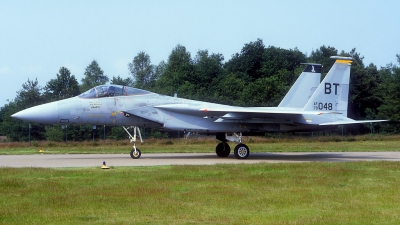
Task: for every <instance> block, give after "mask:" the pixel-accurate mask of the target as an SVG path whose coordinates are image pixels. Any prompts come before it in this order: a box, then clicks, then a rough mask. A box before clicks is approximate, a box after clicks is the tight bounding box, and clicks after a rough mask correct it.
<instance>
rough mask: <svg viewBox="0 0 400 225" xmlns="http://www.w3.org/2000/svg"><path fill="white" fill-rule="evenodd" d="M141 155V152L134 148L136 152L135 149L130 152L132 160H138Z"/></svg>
mask: <svg viewBox="0 0 400 225" xmlns="http://www.w3.org/2000/svg"><path fill="white" fill-rule="evenodd" d="M141 155H142V152H141V151H140V150H139V149H138V148H136V152H135V149H134V148H132V150H131V157H132V159H138V158H140V156H141Z"/></svg>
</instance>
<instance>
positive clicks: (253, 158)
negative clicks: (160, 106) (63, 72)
mask: <svg viewBox="0 0 400 225" xmlns="http://www.w3.org/2000/svg"><path fill="white" fill-rule="evenodd" d="M373 160H386V161H400V152H317V153H315V152H313V153H251V155H250V157H249V158H248V159H246V160H238V159H236V158H235V157H234V156H233V154H230V155H229V157H227V158H219V157H218V156H216V154H214V153H165V154H142V157H141V158H140V159H132V158H131V157H130V156H129V154H63V155H53V154H40V155H39V154H38V155H0V167H16V168H18V167H43V168H60V167H101V166H102V164H103V162H104V161H105V162H106V164H107V166H108V167H118V166H162V165H213V164H238V163H246V164H250V163H301V162H351V161H373Z"/></svg>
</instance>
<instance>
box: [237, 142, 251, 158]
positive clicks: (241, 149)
mask: <svg viewBox="0 0 400 225" xmlns="http://www.w3.org/2000/svg"><path fill="white" fill-rule="evenodd" d="M234 153H235V157H236V158H237V159H247V157H249V155H250V149H249V147H247V145H245V144H238V145H236V147H235V152H234Z"/></svg>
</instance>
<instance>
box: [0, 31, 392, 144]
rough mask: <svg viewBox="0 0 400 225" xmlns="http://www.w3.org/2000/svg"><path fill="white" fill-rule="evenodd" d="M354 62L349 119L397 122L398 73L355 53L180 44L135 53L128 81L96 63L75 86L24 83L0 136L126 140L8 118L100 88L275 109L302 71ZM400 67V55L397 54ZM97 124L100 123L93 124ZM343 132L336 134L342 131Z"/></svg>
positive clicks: (60, 78) (0, 124) (66, 76)
mask: <svg viewBox="0 0 400 225" xmlns="http://www.w3.org/2000/svg"><path fill="white" fill-rule="evenodd" d="M334 55H341V56H350V57H353V59H354V61H353V63H352V67H351V78H350V79H351V80H350V95H349V113H348V116H349V117H350V118H353V119H357V120H358V119H378V118H379V119H391V120H392V121H399V119H400V92H399V91H398V90H400V67H398V66H397V65H395V64H392V63H388V64H387V65H386V66H385V67H381V68H377V67H376V66H375V65H374V64H372V63H371V64H369V65H364V63H363V57H362V56H361V54H359V53H357V52H356V50H355V49H352V50H351V51H349V52H345V51H341V52H339V51H338V50H337V49H335V48H334V47H330V46H328V47H326V46H321V47H320V48H319V49H317V50H313V51H312V52H311V53H310V55H309V56H307V55H306V54H304V53H302V52H301V51H299V50H298V49H282V48H278V47H274V46H268V47H266V46H265V45H264V43H263V41H262V40H261V39H258V40H256V41H254V42H250V43H248V44H245V45H244V46H243V48H242V49H241V51H240V52H238V53H236V54H234V55H232V57H231V59H230V60H228V61H226V62H225V61H224V56H223V55H222V54H218V53H209V52H208V50H199V51H198V52H197V53H196V55H194V56H192V55H191V53H190V52H188V51H187V50H186V48H185V47H184V46H182V45H177V46H176V47H175V48H174V49H173V50H172V52H171V54H170V55H169V57H168V59H167V60H166V61H162V62H160V63H159V64H158V65H154V64H152V63H151V60H150V56H149V55H148V54H146V53H145V52H139V53H138V54H137V55H136V56H135V57H134V58H133V60H132V62H131V63H129V64H128V65H127V69H128V70H129V72H130V74H131V76H130V77H127V78H122V77H120V76H113V77H112V78H111V79H110V77H109V76H107V75H105V74H104V71H103V70H102V69H101V67H100V65H99V64H98V63H97V61H95V60H94V61H92V62H91V63H90V64H89V65H88V66H87V67H86V69H85V73H84V78H83V79H82V80H81V81H80V83H79V82H78V80H77V79H76V78H75V76H74V75H72V74H71V72H70V70H69V69H68V68H65V67H61V68H60V70H59V71H58V73H57V74H56V76H55V78H54V79H51V80H50V81H48V82H47V83H46V85H45V86H44V87H40V86H39V85H38V80H37V79H35V80H30V79H28V81H27V82H25V83H24V84H22V89H21V90H20V91H18V92H17V95H16V97H15V99H14V100H12V101H10V102H8V103H7V104H6V105H4V106H3V107H1V110H0V135H4V136H7V137H8V140H9V141H27V140H28V137H29V132H30V137H31V140H51V141H62V140H65V136H66V134H67V138H68V140H75V141H82V140H90V139H92V138H102V137H103V135H104V134H105V136H106V137H108V138H114V139H121V138H126V134H125V131H123V130H122V129H121V128H119V127H103V126H97V127H96V128H97V129H93V127H92V126H76V125H75V126H70V127H68V132H65V131H63V130H62V129H61V128H60V126H59V125H57V126H56V125H43V124H31V129H29V126H30V125H29V124H28V123H27V122H23V121H20V120H16V119H13V118H11V117H10V116H11V115H12V114H13V113H15V112H18V111H20V110H22V109H25V108H28V107H32V106H35V105H39V104H43V103H47V102H51V101H56V100H60V99H65V98H70V97H73V96H76V95H78V94H80V93H82V92H84V91H86V90H88V89H90V88H92V87H93V86H97V85H100V84H105V83H113V84H120V85H127V86H132V87H137V88H141V89H146V90H149V91H153V92H157V93H160V94H165V95H174V94H175V93H177V94H178V96H179V97H183V98H189V99H195V100H202V101H209V102H215V103H223V104H229V105H238V106H277V105H278V103H279V102H280V101H281V99H282V98H283V96H284V95H285V94H286V92H287V91H288V90H289V88H290V87H291V86H292V84H293V83H294V82H295V80H296V79H297V77H298V76H299V75H300V73H301V71H302V70H303V69H304V66H303V65H301V63H304V62H311V63H320V64H322V65H323V76H324V75H325V74H326V73H327V72H328V71H329V69H330V68H331V66H332V65H333V63H334V60H332V59H330V58H329V57H330V56H334ZM396 57H397V62H398V63H400V55H396ZM97 125H101V124H97ZM373 128H374V132H381V133H399V132H400V126H399V125H398V124H397V123H395V122H391V123H383V124H375V125H374V127H373ZM340 130H341V129H340ZM340 132H341V131H340ZM345 132H346V133H350V134H362V133H367V132H370V127H369V125H354V126H346V127H345ZM146 133H147V136H151V137H165V135H167V134H166V133H162V132H159V131H155V130H147V131H146Z"/></svg>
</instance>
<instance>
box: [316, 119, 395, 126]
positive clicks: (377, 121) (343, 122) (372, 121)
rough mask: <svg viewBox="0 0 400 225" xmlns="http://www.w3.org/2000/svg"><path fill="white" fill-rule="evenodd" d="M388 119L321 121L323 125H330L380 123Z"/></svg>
mask: <svg viewBox="0 0 400 225" xmlns="http://www.w3.org/2000/svg"><path fill="white" fill-rule="evenodd" d="M386 121H388V120H349V121H347V120H346V121H335V122H329V123H321V124H320V125H321V126H328V125H346V124H359V123H379V122H386Z"/></svg>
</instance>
